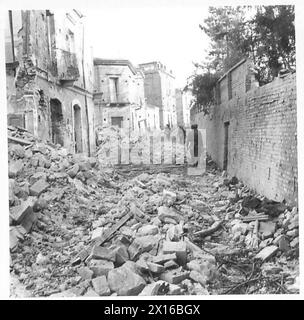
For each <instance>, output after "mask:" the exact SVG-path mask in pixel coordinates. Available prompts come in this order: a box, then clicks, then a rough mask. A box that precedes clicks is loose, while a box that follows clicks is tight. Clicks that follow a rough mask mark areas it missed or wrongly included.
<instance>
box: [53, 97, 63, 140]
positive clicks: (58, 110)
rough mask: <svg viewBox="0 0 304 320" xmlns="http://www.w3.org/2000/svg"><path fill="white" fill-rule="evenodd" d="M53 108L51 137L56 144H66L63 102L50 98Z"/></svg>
mask: <svg viewBox="0 0 304 320" xmlns="http://www.w3.org/2000/svg"><path fill="white" fill-rule="evenodd" d="M50 109H51V123H52V126H51V138H52V142H53V143H54V144H60V145H61V146H63V144H64V133H63V129H62V127H63V114H62V107H61V102H60V101H59V100H58V99H51V100H50Z"/></svg>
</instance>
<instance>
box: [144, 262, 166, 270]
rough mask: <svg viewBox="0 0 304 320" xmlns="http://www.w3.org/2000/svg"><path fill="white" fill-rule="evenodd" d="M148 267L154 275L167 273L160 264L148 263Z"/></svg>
mask: <svg viewBox="0 0 304 320" xmlns="http://www.w3.org/2000/svg"><path fill="white" fill-rule="evenodd" d="M147 265H148V267H149V270H150V271H151V272H153V273H162V272H164V271H165V268H164V267H163V266H162V265H160V264H157V263H153V262H147Z"/></svg>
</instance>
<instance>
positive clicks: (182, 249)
mask: <svg viewBox="0 0 304 320" xmlns="http://www.w3.org/2000/svg"><path fill="white" fill-rule="evenodd" d="M163 253H164V254H166V253H175V254H176V258H177V262H178V263H179V264H181V265H184V264H186V262H187V246H186V242H184V241H179V242H173V241H164V243H163Z"/></svg>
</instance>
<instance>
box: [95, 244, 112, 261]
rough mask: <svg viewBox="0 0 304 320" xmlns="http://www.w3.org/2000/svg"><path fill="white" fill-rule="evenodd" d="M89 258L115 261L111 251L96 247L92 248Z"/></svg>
mask: <svg viewBox="0 0 304 320" xmlns="http://www.w3.org/2000/svg"><path fill="white" fill-rule="evenodd" d="M91 257H92V259H102V260H108V261H113V262H114V261H115V254H114V252H113V251H111V250H109V249H107V248H104V247H101V246H97V245H95V246H94V247H93V249H92V252H91Z"/></svg>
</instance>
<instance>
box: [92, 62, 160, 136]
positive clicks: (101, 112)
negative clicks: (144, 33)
mask: <svg viewBox="0 0 304 320" xmlns="http://www.w3.org/2000/svg"><path fill="white" fill-rule="evenodd" d="M94 78H95V80H94V108H95V128H97V127H99V126H104V125H114V126H118V127H120V128H127V129H130V130H132V131H138V130H146V129H155V128H159V109H158V108H157V107H154V106H148V105H147V104H146V102H145V96H144V74H143V73H142V72H141V70H138V69H136V68H135V67H134V66H133V65H132V63H131V62H130V61H128V60H117V59H116V60H115V59H99V58H95V59H94Z"/></svg>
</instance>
